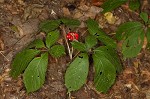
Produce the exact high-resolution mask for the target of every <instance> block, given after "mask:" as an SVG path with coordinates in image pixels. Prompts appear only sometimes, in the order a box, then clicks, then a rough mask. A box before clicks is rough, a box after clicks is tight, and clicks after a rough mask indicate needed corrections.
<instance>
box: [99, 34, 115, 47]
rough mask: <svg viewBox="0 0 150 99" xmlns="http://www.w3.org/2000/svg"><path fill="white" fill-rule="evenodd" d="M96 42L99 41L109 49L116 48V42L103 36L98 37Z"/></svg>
mask: <svg viewBox="0 0 150 99" xmlns="http://www.w3.org/2000/svg"><path fill="white" fill-rule="evenodd" d="M98 40H99V41H101V42H102V43H104V44H105V45H106V46H108V47H111V48H116V47H117V44H116V41H115V40H113V39H111V38H110V37H108V36H104V35H102V36H99V37H98Z"/></svg>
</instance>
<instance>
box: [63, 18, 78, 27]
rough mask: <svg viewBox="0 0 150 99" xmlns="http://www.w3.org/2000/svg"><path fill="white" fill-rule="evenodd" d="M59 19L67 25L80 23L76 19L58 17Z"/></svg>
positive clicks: (74, 25) (73, 25) (72, 25)
mask: <svg viewBox="0 0 150 99" xmlns="http://www.w3.org/2000/svg"><path fill="white" fill-rule="evenodd" d="M60 21H61V22H62V23H63V24H65V25H66V26H69V27H78V26H79V25H80V21H79V20H76V19H67V18H62V19H60Z"/></svg>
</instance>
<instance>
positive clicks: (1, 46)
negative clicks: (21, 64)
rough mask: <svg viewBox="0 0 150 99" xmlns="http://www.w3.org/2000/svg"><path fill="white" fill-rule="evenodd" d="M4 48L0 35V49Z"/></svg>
mask: <svg viewBox="0 0 150 99" xmlns="http://www.w3.org/2000/svg"><path fill="white" fill-rule="evenodd" d="M3 50H4V42H3V40H2V37H1V36H0V51H3Z"/></svg>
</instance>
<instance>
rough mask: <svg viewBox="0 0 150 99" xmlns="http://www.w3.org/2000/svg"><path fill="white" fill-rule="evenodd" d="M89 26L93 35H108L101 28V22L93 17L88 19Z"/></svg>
mask: <svg viewBox="0 0 150 99" xmlns="http://www.w3.org/2000/svg"><path fill="white" fill-rule="evenodd" d="M86 24H87V27H88V31H89V33H90V34H91V35H96V34H99V35H106V34H105V32H103V31H102V29H100V28H99V24H98V23H97V22H96V21H95V20H93V19H88V20H87V21H86Z"/></svg>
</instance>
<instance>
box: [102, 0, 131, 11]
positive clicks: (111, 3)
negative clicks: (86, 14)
mask: <svg viewBox="0 0 150 99" xmlns="http://www.w3.org/2000/svg"><path fill="white" fill-rule="evenodd" d="M127 1H128V0H107V1H105V2H104V3H103V5H102V6H101V7H102V8H103V9H104V10H103V13H106V12H110V11H112V10H114V9H116V8H117V7H119V6H120V5H122V4H124V3H126V2H127Z"/></svg>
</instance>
